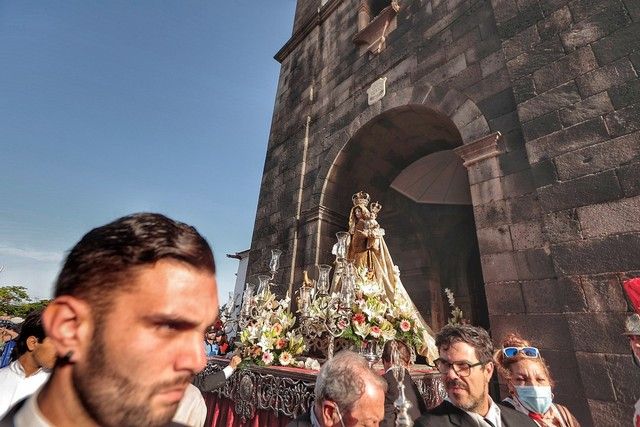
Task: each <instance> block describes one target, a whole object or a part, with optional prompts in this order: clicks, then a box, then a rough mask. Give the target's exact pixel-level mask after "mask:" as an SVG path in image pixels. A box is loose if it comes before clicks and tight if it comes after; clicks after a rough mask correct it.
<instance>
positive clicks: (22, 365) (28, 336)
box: [0, 310, 56, 417]
mask: <svg viewBox="0 0 640 427" xmlns="http://www.w3.org/2000/svg"><path fill="white" fill-rule="evenodd" d="M41 313H42V310H37V311H34V312H32V313H30V314H29V315H28V316H27V319H26V320H25V322H24V324H23V326H22V331H21V332H20V335H19V336H18V338H17V340H16V347H15V351H16V353H17V359H16V360H14V361H13V362H11V363H10V364H9V366H5V367H4V368H2V369H0V390H2V392H0V417H2V416H3V415H4V414H5V413H6V412H7V411H8V410H9V408H11V406H13V405H14V404H15V403H16V402H18V401H20V400H22V399H24V398H25V397H27V396H29V395H31V394H32V393H33V392H35V391H36V390H38V389H39V388H40V386H42V384H44V383H45V382H46V381H47V378H49V371H50V370H51V369H52V368H53V365H54V364H55V361H56V350H55V347H54V345H53V343H52V342H51V339H49V338H47V337H46V336H45V332H44V329H43V327H42V321H41V318H40V315H41Z"/></svg>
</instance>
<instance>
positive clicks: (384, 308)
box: [341, 268, 424, 351]
mask: <svg viewBox="0 0 640 427" xmlns="http://www.w3.org/2000/svg"><path fill="white" fill-rule="evenodd" d="M341 336H342V338H344V339H347V340H349V341H351V342H353V343H354V344H355V346H356V347H358V348H362V347H363V346H365V347H366V346H369V345H371V343H374V344H383V343H385V342H386V341H389V340H393V339H397V340H401V341H404V342H405V343H407V344H408V345H410V346H411V347H413V348H415V349H417V348H421V347H422V346H423V344H424V343H423V339H422V337H423V336H424V330H423V328H422V327H421V326H420V325H419V322H417V320H416V318H415V316H414V315H413V311H412V309H411V307H410V305H409V304H408V302H407V301H404V300H403V299H402V297H401V296H396V299H395V301H394V302H393V303H391V302H389V301H388V299H387V297H386V294H385V292H384V290H383V289H382V287H381V286H380V284H379V283H378V282H376V281H374V280H371V279H370V278H369V275H368V272H367V270H366V269H364V268H361V269H358V270H357V274H356V280H355V291H354V299H353V302H352V303H351V314H350V318H349V319H348V321H345V322H344V332H343V333H342V335H341ZM380 347H381V346H380ZM371 351H373V350H371Z"/></svg>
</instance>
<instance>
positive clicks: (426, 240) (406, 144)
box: [318, 105, 489, 330]
mask: <svg viewBox="0 0 640 427" xmlns="http://www.w3.org/2000/svg"><path fill="white" fill-rule="evenodd" d="M462 143H463V141H462V138H461V136H460V133H459V132H458V130H457V128H456V126H455V124H454V123H453V122H452V121H451V120H450V119H449V118H448V117H446V116H445V115H443V114H440V113H438V112H436V111H434V110H432V109H430V108H428V107H426V106H422V105H407V106H402V107H397V108H394V109H391V110H387V111H385V112H384V113H381V114H379V115H378V116H376V117H374V118H372V119H371V120H370V121H369V122H367V123H366V124H364V125H362V126H361V127H360V128H359V129H358V130H357V131H356V132H355V134H354V135H353V136H352V137H351V138H350V139H349V141H348V142H347V143H346V145H345V146H344V147H343V149H342V150H341V151H340V152H339V153H338V154H337V156H336V158H335V160H334V162H333V165H332V166H331V168H330V171H329V173H328V175H327V177H326V185H325V186H324V191H323V192H322V197H321V205H322V206H324V207H325V208H326V209H328V210H329V211H332V212H336V213H344V215H345V217H344V224H343V225H338V224H334V223H328V222H327V223H325V225H324V226H323V227H326V228H325V229H324V230H323V231H322V235H323V236H326V237H324V238H322V239H321V241H320V242H319V243H320V244H319V247H318V249H319V252H318V261H319V262H321V263H330V262H331V261H332V259H331V254H330V252H331V245H332V244H333V233H335V232H337V231H341V230H344V229H345V228H346V214H347V213H348V212H349V209H350V208H351V195H352V194H354V193H356V192H357V191H359V190H364V191H367V192H368V193H369V194H370V195H371V200H372V201H374V200H377V201H379V202H380V203H382V205H383V209H382V211H381V212H380V214H379V218H378V219H379V222H380V224H381V226H382V227H383V228H385V230H386V241H387V244H388V246H389V249H390V252H391V255H392V257H393V260H394V263H395V264H397V265H398V266H399V268H400V271H401V278H402V281H403V284H404V286H405V287H406V289H407V291H408V292H409V294H410V295H411V297H412V299H413V300H414V302H415V304H416V306H417V307H418V309H419V310H420V311H421V314H422V315H423V316H424V318H425V319H427V321H429V322H430V324H431V325H432V327H433V328H434V329H436V330H437V329H439V328H440V327H441V326H443V324H444V323H446V319H447V318H448V316H449V314H450V310H449V307H448V304H447V300H446V296H445V294H444V292H443V290H444V288H450V289H451V290H452V291H453V292H454V294H455V296H456V302H457V304H458V305H459V306H460V308H462V310H463V312H464V314H465V317H466V318H468V319H469V320H471V321H472V322H473V323H474V324H476V325H481V326H485V327H488V326H489V325H488V323H489V322H488V313H487V303H486V297H485V293H484V282H483V279H482V271H481V266H480V255H479V249H478V242H477V238H476V228H475V222H474V218H473V209H472V206H471V203H470V199H469V198H468V191H469V184H468V181H466V171H465V180H464V181H463V182H462V183H460V182H457V183H456V182H452V183H451V185H450V186H455V187H456V188H453V189H452V190H454V191H457V192H460V191H461V192H465V193H466V195H467V199H468V200H469V201H468V203H467V204H461V203H459V202H458V203H456V204H453V203H448V202H447V200H446V199H445V200H444V202H445V203H433V202H432V203H424V202H422V201H420V200H417V197H414V196H413V195H412V194H414V193H416V191H414V192H413V193H412V192H410V191H403V187H402V185H400V186H397V185H395V184H394V181H396V178H397V177H398V176H399V175H403V174H404V175H407V173H408V174H409V178H412V175H411V174H413V176H416V173H417V175H420V166H421V165H424V164H429V159H428V157H429V156H432V155H436V153H438V155H442V153H443V152H445V151H449V150H452V149H453V148H455V147H458V146H460V145H462ZM425 160H426V161H425ZM456 161H458V162H459V163H460V166H461V163H462V161H461V160H459V159H456ZM409 181H412V179H409ZM396 184H397V181H396ZM405 187H406V185H405ZM405 189H406V188H405ZM414 190H415V188H414ZM417 193H421V194H422V193H424V192H420V191H418V192H417Z"/></svg>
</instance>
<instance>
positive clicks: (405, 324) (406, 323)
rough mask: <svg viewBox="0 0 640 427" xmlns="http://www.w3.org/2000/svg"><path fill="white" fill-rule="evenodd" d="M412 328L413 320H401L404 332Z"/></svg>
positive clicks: (401, 328)
mask: <svg viewBox="0 0 640 427" xmlns="http://www.w3.org/2000/svg"><path fill="white" fill-rule="evenodd" d="M410 329H411V322H409V321H408V320H406V319H404V320H402V321H401V322H400V330H401V331H402V332H409V330H410Z"/></svg>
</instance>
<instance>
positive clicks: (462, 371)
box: [433, 359, 488, 377]
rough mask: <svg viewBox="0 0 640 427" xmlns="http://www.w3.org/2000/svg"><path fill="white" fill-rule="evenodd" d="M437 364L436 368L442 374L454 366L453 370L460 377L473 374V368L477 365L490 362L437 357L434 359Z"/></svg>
mask: <svg viewBox="0 0 640 427" xmlns="http://www.w3.org/2000/svg"><path fill="white" fill-rule="evenodd" d="M433 363H434V364H435V365H436V369H438V371H439V372H440V373H441V374H446V373H448V372H449V369H451V368H453V372H455V373H456V375H458V376H459V377H468V376H469V375H471V368H474V367H476V366H481V365H486V364H487V363H488V362H477V363H469V362H453V363H451V362H447V361H446V360H444V359H436V360H434V361H433Z"/></svg>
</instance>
